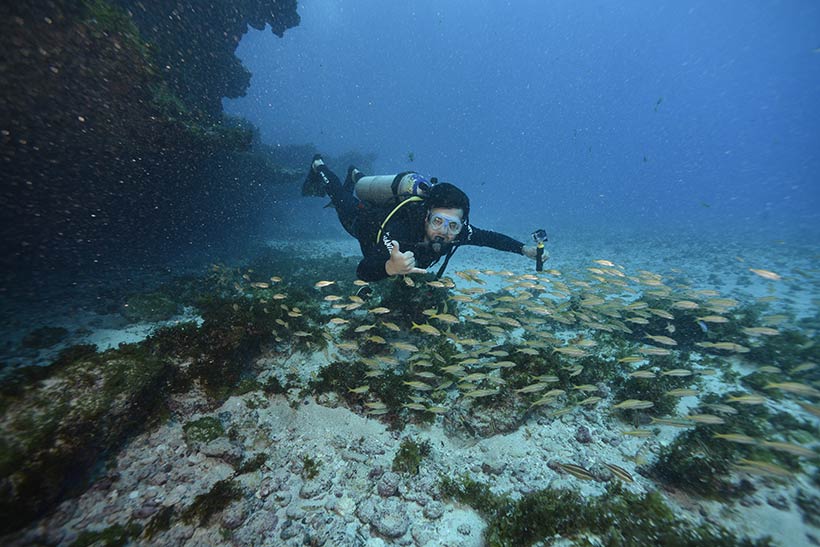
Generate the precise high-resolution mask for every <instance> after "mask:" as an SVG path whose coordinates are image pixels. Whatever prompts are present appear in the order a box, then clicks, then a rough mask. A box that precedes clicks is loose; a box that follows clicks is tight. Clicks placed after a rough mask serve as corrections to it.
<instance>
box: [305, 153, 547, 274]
mask: <svg viewBox="0 0 820 547" xmlns="http://www.w3.org/2000/svg"><path fill="white" fill-rule="evenodd" d="M302 195H303V196H318V197H322V196H325V195H327V196H330V199H331V203H332V205H333V207H335V208H336V213H337V214H338V216H339V221H340V222H341V223H342V226H343V227H344V229H345V230H346V231H347V233H349V234H350V235H352V236H353V237H355V238H356V239H357V240H358V241H359V245H360V247H361V250H362V255H363V256H364V258H362V260H361V262H359V266H358V268H357V269H356V274H357V275H358V277H359V279H361V280H363V281H379V280H381V279H385V278H387V277H391V276H395V275H407V274H425V273H428V271H427V269H426V268H429V267H430V266H432V265H434V264H436V263H437V262H438V261H439V260H440V259H441V258H442V257H444V261H443V263H442V265H441V267H440V268H439V270H438V273H437V274H436V278H437V279H438V278H440V277H441V276H442V275H443V274H444V270H445V269H446V268H447V263H448V262H449V261H450V258H451V257H452V256H453V253H455V251H456V249H458V247H459V246H461V245H478V246H480V247H492V248H493V249H498V250H500V251H507V252H510V253H517V254H522V255H525V256H527V257H529V258H533V259H535V258H536V254H537V252H538V251H537V249H536V246H531V245H525V244H524V243H522V242H520V241H517V240H515V239H513V238H511V237H509V236H506V235H503V234H500V233H497V232H492V231H489V230H482V229H480V228H476V227H475V226H473V225H472V224H471V223H470V198H469V197H467V194H465V193H464V192H462V191H461V190H460V189H459V188H457V187H456V186H454V185H452V184H449V183H447V182H438V181H437V180H436V179H435V178H433V179H431V180H429V181H428V180H427V179H425V178H424V177H423V176H421V175H419V174H418V173H413V172H407V173H399V174H398V175H380V176H364V174H363V173H362V172H361V171H359V170H358V169H356V168H355V167H352V166H351V167H349V168H348V171H347V178H346V179H345V182H344V184H342V183H341V182H340V181H339V177H337V176H336V175H335V174H334V173H333V172H332V171H331V170H330V169H329V168H328V167H327V165H325V162H324V161H323V159H322V156H321V155H320V154H316V156H314V158H313V163H312V164H311V166H310V170H309V172H308V175H307V178H306V179H305V182H304V185H303V186H302ZM541 247H543V245H541ZM538 256H539V257H540V255H538Z"/></svg>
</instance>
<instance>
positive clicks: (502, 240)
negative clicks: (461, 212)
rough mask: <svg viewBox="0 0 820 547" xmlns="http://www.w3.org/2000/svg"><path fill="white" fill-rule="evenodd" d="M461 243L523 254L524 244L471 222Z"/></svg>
mask: <svg viewBox="0 0 820 547" xmlns="http://www.w3.org/2000/svg"><path fill="white" fill-rule="evenodd" d="M462 244H463V245H478V246H479V247H491V248H493V249H498V250H499V251H506V252H508V253H516V254H524V252H523V249H524V244H523V243H521V242H520V241H518V240H517V239H513V238H511V237H510V236H506V235H504V234H500V233H498V232H493V231H491V230H482V229H481V228H476V227H475V226H473V225H472V224H471V225H469V226H467V234H466V236H465V238H464V240H463V242H462Z"/></svg>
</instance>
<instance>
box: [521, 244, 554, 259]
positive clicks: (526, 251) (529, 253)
mask: <svg viewBox="0 0 820 547" xmlns="http://www.w3.org/2000/svg"><path fill="white" fill-rule="evenodd" d="M521 254H522V255H524V256H526V257H529V258H531V259H533V260H535V259H536V258H537V256H538V247H536V246H535V245H524V246H523V247H521ZM549 257H550V254H549V253H548V252H547V250H546V249H544V254H542V255H541V260H543V261H544V262H546V261H547V259H548V258H549Z"/></svg>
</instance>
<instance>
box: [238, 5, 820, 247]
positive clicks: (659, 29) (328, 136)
mask: <svg viewBox="0 0 820 547" xmlns="http://www.w3.org/2000/svg"><path fill="white" fill-rule="evenodd" d="M300 15H301V17H302V22H301V24H300V25H299V26H298V27H296V28H294V29H292V30H289V31H288V32H287V33H286V34H285V36H284V37H283V38H282V39H279V38H277V37H275V36H272V35H271V34H270V33H266V32H258V31H251V32H249V33H248V35H246V36H245V37H244V39H243V40H242V42H241V44H240V46H239V48H238V50H237V56H238V57H240V58H241V59H242V61H243V63H244V64H245V65H246V66H247V67H248V68H249V69H250V71H251V72H252V73H253V77H252V81H251V86H250V89H249V90H248V93H247V96H246V97H243V98H240V99H235V100H226V101H225V107H226V111H228V112H230V113H233V114H236V115H240V116H244V117H246V118H248V119H250V120H252V121H253V122H254V123H255V124H257V125H258V126H259V127H260V129H261V134H262V138H263V140H264V141H265V142H267V143H269V144H273V145H277V144H288V143H294V142H300V143H301V142H312V143H314V144H315V145H316V147H317V148H318V149H319V150H320V151H322V152H323V153H326V154H337V155H338V154H342V153H345V152H348V151H350V150H358V151H364V152H373V153H375V154H377V158H376V161H375V164H374V169H375V170H376V171H378V172H379V173H394V172H398V171H403V170H417V171H419V172H421V173H423V174H425V175H428V176H438V177H439V178H440V179H441V180H447V181H450V182H453V183H455V184H457V185H459V186H460V187H462V188H463V189H464V190H465V191H466V192H467V193H468V194H469V195H470V196H471V198H472V200H473V207H474V211H475V213H474V215H473V220H474V222H475V224H476V225H478V226H481V227H486V228H495V229H498V230H501V231H505V232H508V233H510V234H512V235H515V236H516V237H518V238H519V239H524V238H526V237H528V234H529V233H530V232H531V231H532V230H534V229H535V228H538V227H544V228H546V229H547V231H548V232H549V233H550V235H551V236H552V237H553V239H554V240H563V241H567V240H571V239H572V238H574V237H576V236H577V235H580V234H581V233H590V234H592V235H593V236H600V235H601V234H610V235H611V234H621V235H622V236H623V237H630V235H631V236H632V237H634V236H635V235H638V234H641V233H647V232H649V233H653V234H662V235H664V236H665V237H668V238H670V239H675V238H687V239H688V238H693V237H694V238H707V239H713V238H715V237H717V238H731V239H740V240H746V239H752V240H758V241H771V240H776V239H788V240H792V241H801V242H804V243H805V242H807V241H812V242H814V243H817V242H818V241H820V238H818V234H820V221H819V219H820V154H818V153H817V150H820V131H818V128H819V127H820V102H818V101H817V97H818V96H820V53H818V51H817V50H816V48H818V46H820V42H818V40H820V6H818V4H817V3H815V2H811V1H804V2H798V1H791V2H779V1H761V2H753V3H748V2H707V1H693V2H628V3H623V2H607V1H604V2H601V1H592V2H570V1H550V2H537V1H522V2H479V3H475V2H435V1H414V2H402V3H384V2H379V1H376V0H365V1H361V2H335V1H322V2H316V1H307V2H304V3H301V4H300ZM411 153H412V155H413V161H412V162H411V161H409V154H411ZM306 160H309V158H306ZM306 163H307V162H306ZM343 174H344V173H342V175H343ZM282 197H283V198H293V197H295V194H290V195H289V194H287V192H286V191H283V196H282ZM315 201H318V200H315ZM306 203H307V202H302V201H300V202H299V203H298V204H294V203H292V202H291V201H290V200H285V204H284V206H283V207H282V208H276V209H275V210H274V211H272V214H271V217H270V218H271V230H272V231H278V230H279V226H278V225H277V224H278V223H284V224H287V225H289V226H290V227H293V225H294V223H297V224H298V223H301V222H304V223H306V225H307V232H308V233H310V231H314V232H316V233H320V234H323V235H324V234H327V233H329V232H331V231H333V230H336V232H337V233H339V234H340V235H341V234H343V232H342V231H341V229H338V230H337V226H336V224H337V223H335V222H334V220H335V219H334V217H333V216H332V215H329V214H326V215H324V216H322V215H321V213H320V212H319V207H320V204H319V203H315V202H311V203H310V205H307V204H306ZM308 207H310V208H308ZM294 213H295V214H294Z"/></svg>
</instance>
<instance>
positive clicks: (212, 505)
mask: <svg viewBox="0 0 820 547" xmlns="http://www.w3.org/2000/svg"><path fill="white" fill-rule="evenodd" d="M239 499H242V488H241V487H240V486H239V484H238V483H236V482H235V481H232V480H222V481H219V482H217V483H216V484H214V485H213V487H211V489H210V490H209V491H208V492H207V493H205V494H200V495H198V496H197V497H196V498H195V499H194V502H193V503H192V504H191V506H190V507H188V508H187V509H186V510H185V511H183V512H182V515H181V518H182V520H183V522H187V523H191V522H194V521H196V523H197V524H198V525H199V526H204V525H206V524H207V523H208V521H209V520H210V519H211V517H212V516H213V515H215V514H216V513H218V512H220V511H222V510H223V509H225V508H226V507H227V506H228V505H229V504H230V503H231V502H232V501H235V500H239Z"/></svg>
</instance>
